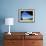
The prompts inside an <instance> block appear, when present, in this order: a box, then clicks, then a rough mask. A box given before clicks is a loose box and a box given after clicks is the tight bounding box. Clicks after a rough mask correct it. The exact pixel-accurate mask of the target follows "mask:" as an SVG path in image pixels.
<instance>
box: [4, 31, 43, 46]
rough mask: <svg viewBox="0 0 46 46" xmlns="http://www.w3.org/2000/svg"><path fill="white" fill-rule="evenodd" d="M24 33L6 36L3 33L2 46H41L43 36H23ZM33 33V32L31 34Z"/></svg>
mask: <svg viewBox="0 0 46 46" xmlns="http://www.w3.org/2000/svg"><path fill="white" fill-rule="evenodd" d="M25 33H26V32H11V35H8V34H7V32H5V33H4V46H43V35H42V34H41V33H40V32H35V33H37V34H38V35H25ZM33 33H34V32H33Z"/></svg>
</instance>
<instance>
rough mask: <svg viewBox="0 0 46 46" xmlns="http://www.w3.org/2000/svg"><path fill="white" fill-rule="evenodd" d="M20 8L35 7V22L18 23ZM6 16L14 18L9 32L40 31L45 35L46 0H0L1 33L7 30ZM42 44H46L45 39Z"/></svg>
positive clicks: (45, 45)
mask: <svg viewBox="0 0 46 46" xmlns="http://www.w3.org/2000/svg"><path fill="white" fill-rule="evenodd" d="M20 8H24V9H31V8H32V9H35V23H19V22H18V20H17V19H18V9H20ZM7 17H13V18H14V19H15V20H14V21H15V24H14V25H13V26H11V32H42V33H43V35H44V36H46V0H0V32H1V33H2V32H8V26H7V25H5V23H4V22H5V21H4V20H5V18H7ZM45 38H46V37H44V39H45ZM45 40H46V39H45ZM44 46H46V41H44Z"/></svg>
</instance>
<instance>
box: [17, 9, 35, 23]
mask: <svg viewBox="0 0 46 46" xmlns="http://www.w3.org/2000/svg"><path fill="white" fill-rule="evenodd" d="M34 16H35V14H34V9H19V10H18V21H19V22H25V23H26V22H27V23H33V22H34V21H35V19H34Z"/></svg>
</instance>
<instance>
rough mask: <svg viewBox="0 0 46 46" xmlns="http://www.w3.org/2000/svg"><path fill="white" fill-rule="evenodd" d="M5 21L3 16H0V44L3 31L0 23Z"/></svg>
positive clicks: (0, 45) (0, 43)
mask: <svg viewBox="0 0 46 46" xmlns="http://www.w3.org/2000/svg"><path fill="white" fill-rule="evenodd" d="M4 23H5V17H4V16H0V46H3V39H4V38H3V34H4V33H3V32H2V25H3V24H4Z"/></svg>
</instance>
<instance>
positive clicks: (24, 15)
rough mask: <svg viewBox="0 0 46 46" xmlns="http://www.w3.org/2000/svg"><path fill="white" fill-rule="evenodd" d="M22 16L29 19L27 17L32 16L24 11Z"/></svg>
mask: <svg viewBox="0 0 46 46" xmlns="http://www.w3.org/2000/svg"><path fill="white" fill-rule="evenodd" d="M22 17H23V19H29V18H32V17H33V16H32V15H29V14H28V13H26V12H23V13H22Z"/></svg>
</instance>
